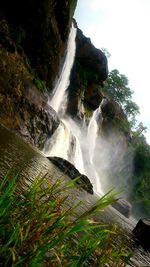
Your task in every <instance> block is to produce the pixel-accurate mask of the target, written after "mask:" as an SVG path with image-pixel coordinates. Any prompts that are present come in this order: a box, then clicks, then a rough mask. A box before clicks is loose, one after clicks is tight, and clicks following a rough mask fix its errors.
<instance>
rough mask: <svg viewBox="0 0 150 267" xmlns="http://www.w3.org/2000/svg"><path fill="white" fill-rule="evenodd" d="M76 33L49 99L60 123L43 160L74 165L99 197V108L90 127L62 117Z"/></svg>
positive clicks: (46, 147)
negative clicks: (54, 158)
mask: <svg viewBox="0 0 150 267" xmlns="http://www.w3.org/2000/svg"><path fill="white" fill-rule="evenodd" d="M75 37H76V29H75V27H74V26H72V28H71V31H70V34H69V38H68V45H67V53H66V59H65V62H64V66H63V69H62V72H61V75H60V77H59V79H58V81H57V83H56V86H55V88H54V90H53V95H51V96H50V97H49V102H48V104H49V105H50V106H52V107H53V108H54V109H55V111H56V112H57V113H58V115H59V117H60V119H61V123H60V125H59V127H58V128H57V130H56V131H55V133H54V134H53V136H52V137H51V138H49V139H48V140H47V142H46V143H45V146H44V150H43V152H44V154H45V155H46V156H58V157H62V158H64V159H66V160H68V161H70V162H71V163H73V164H74V165H75V167H76V168H77V169H78V170H79V171H80V173H82V174H85V175H87V176H88V177H89V179H90V180H91V182H92V183H93V188H94V191H95V192H97V193H102V189H101V185H100V177H99V175H98V173H97V172H96V168H95V165H94V153H95V145H96V139H97V134H98V123H100V120H99V116H100V118H101V106H100V107H99V108H98V109H97V110H96V111H94V112H93V116H92V118H91V121H90V123H89V126H86V125H85V124H84V125H80V124H79V122H77V121H75V120H72V119H71V118H70V117H68V116H67V115H66V114H65V110H66V105H67V88H68V85H69V82H70V80H69V78H70V73H71V69H72V65H73V62H74V56H75V49H76V46H75Z"/></svg>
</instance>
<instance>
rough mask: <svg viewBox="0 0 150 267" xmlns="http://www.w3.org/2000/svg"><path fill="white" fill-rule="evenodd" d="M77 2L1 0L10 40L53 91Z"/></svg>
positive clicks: (59, 0) (73, 0) (63, 0)
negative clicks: (21, 49)
mask: <svg viewBox="0 0 150 267" xmlns="http://www.w3.org/2000/svg"><path fill="white" fill-rule="evenodd" d="M76 2H77V0H70V1H67V0H58V1H55V0H42V1H41V0H22V1H19V0H14V1H11V0H2V1H1V10H2V13H3V15H4V16H5V18H6V20H7V21H8V26H9V28H10V32H11V37H12V39H13V40H14V41H15V43H16V44H17V45H18V46H21V47H22V48H23V50H24V52H25V54H26V55H27V57H28V60H29V62H30V64H31V66H32V68H34V69H35V71H36V72H37V74H38V76H39V78H40V79H42V80H45V81H46V83H47V85H48V86H49V87H50V90H51V89H52V84H53V81H54V79H55V77H56V74H57V73H58V67H59V64H60V61H61V59H62V57H63V55H64V51H65V48H66V42H67V38H68V34H69V29H70V26H71V23H72V17H73V13H74V10H75V7H76Z"/></svg>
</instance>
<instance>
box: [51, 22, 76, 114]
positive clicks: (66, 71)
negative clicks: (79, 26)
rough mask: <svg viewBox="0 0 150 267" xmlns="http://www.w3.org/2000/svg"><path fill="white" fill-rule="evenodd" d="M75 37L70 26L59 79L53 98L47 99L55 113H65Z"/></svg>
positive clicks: (74, 32)
mask: <svg viewBox="0 0 150 267" xmlns="http://www.w3.org/2000/svg"><path fill="white" fill-rule="evenodd" d="M75 37H76V28H75V27H74V26H73V25H72V28H71V31H70V34H69V39H68V45H67V54H66V59H65V62H64V65H63V69H62V72H61V75H60V77H59V79H58V80H57V82H56V85H55V88H54V91H53V96H52V98H50V99H49V105H50V106H51V107H52V108H53V109H55V111H56V112H58V113H59V112H61V113H62V112H63V113H64V112H65V107H66V102H67V94H66V89H67V88H68V85H69V81H70V80H69V77H70V72H71V69H72V65H73V62H74V56H75V50H76V45H75Z"/></svg>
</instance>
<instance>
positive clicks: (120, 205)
mask: <svg viewBox="0 0 150 267" xmlns="http://www.w3.org/2000/svg"><path fill="white" fill-rule="evenodd" d="M112 207H113V208H115V209H116V210H118V211H119V212H120V213H122V214H123V215H124V216H125V217H127V218H129V217H130V213H131V204H130V203H129V202H127V201H126V200H125V199H119V200H118V201H117V202H115V203H113V204H112Z"/></svg>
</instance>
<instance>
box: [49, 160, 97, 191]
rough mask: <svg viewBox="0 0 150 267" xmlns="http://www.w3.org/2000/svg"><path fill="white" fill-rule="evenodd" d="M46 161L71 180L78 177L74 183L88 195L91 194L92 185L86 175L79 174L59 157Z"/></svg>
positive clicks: (70, 164) (71, 165) (72, 166)
mask: <svg viewBox="0 0 150 267" xmlns="http://www.w3.org/2000/svg"><path fill="white" fill-rule="evenodd" d="M48 159H49V160H50V161H51V162H52V163H54V164H55V165H56V166H57V167H58V168H59V169H60V170H61V171H63V172H64V173H65V174H66V175H68V176H69V177H70V178H71V179H75V178H77V177H80V178H79V179H78V180H77V181H76V183H77V184H79V185H80V186H81V188H83V189H84V190H85V191H87V192H88V193H89V194H93V185H92V184H91V182H90V180H89V178H88V177H87V176H86V175H84V174H81V173H80V172H79V171H78V170H77V169H76V168H75V166H74V165H73V164H72V163H70V162H69V161H67V160H65V159H63V158H60V157H48Z"/></svg>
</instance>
